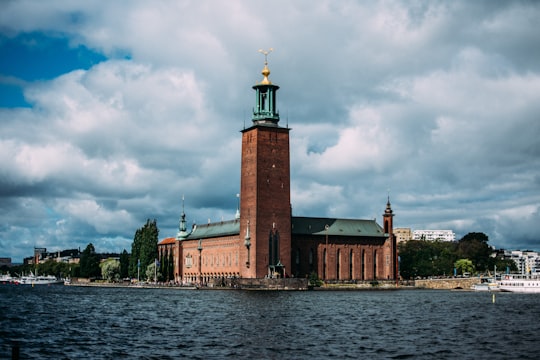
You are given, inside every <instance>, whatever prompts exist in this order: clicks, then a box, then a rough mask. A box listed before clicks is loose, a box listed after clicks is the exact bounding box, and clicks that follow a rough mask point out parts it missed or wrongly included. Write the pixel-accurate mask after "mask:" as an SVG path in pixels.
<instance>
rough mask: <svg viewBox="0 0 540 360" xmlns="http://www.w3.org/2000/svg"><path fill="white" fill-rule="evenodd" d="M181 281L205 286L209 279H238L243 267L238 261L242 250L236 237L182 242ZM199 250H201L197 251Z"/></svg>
mask: <svg viewBox="0 0 540 360" xmlns="http://www.w3.org/2000/svg"><path fill="white" fill-rule="evenodd" d="M182 248H183V249H182V251H183V258H182V264H181V266H182V268H183V272H182V279H183V280H184V282H187V283H201V284H206V283H208V282H209V281H210V280H211V279H218V278H232V277H240V272H241V268H242V267H245V266H246V265H245V263H244V264H242V261H241V259H240V253H241V251H242V250H243V249H242V248H241V247H240V240H239V237H238V236H224V237H217V238H210V239H202V240H201V241H200V242H199V240H196V239H194V240H184V241H182ZM199 248H200V249H201V250H200V251H199Z"/></svg>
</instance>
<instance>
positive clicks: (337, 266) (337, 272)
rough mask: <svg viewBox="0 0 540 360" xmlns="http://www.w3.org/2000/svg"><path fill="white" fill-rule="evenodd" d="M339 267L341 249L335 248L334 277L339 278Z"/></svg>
mask: <svg viewBox="0 0 540 360" xmlns="http://www.w3.org/2000/svg"><path fill="white" fill-rule="evenodd" d="M340 267H341V249H338V250H337V255H336V279H338V280H339V279H340V273H339V272H340V271H339V270H340Z"/></svg>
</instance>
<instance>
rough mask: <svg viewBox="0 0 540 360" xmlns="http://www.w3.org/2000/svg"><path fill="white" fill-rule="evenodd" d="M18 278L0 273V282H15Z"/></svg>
mask: <svg viewBox="0 0 540 360" xmlns="http://www.w3.org/2000/svg"><path fill="white" fill-rule="evenodd" d="M18 282H19V279H18V278H14V277H11V275H0V284H17V283H18Z"/></svg>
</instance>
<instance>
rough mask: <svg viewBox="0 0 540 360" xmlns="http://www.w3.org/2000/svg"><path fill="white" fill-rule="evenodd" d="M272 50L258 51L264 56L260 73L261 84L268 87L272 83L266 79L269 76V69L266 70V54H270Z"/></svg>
mask: <svg viewBox="0 0 540 360" xmlns="http://www.w3.org/2000/svg"><path fill="white" fill-rule="evenodd" d="M272 51H274V49H272V48H270V49H268V50H263V49H259V52H260V53H261V54H263V55H264V68H263V69H262V71H261V74H262V75H263V76H264V77H263V79H262V81H261V84H264V85H270V84H272V82H271V81H270V80H269V79H268V75H270V69H269V68H268V54H270V53H271V52H272Z"/></svg>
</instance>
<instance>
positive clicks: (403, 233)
mask: <svg viewBox="0 0 540 360" xmlns="http://www.w3.org/2000/svg"><path fill="white" fill-rule="evenodd" d="M394 235H395V236H396V241H397V243H398V244H399V243H400V242H404V241H409V240H412V231H411V228H395V229H394Z"/></svg>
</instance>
